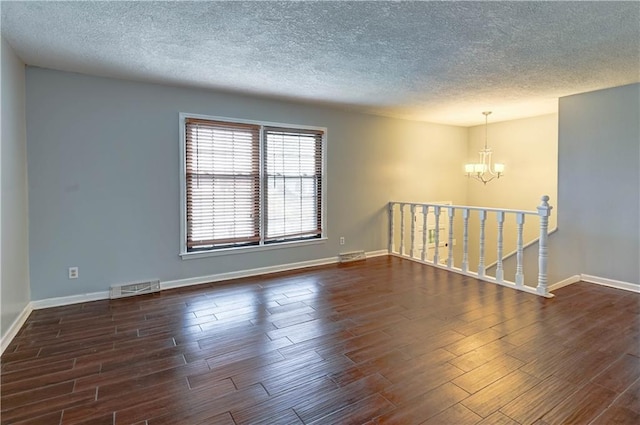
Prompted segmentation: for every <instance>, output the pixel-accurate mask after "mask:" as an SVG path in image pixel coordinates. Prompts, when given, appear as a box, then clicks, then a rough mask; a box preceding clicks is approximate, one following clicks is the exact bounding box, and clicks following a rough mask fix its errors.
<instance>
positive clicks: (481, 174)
mask: <svg viewBox="0 0 640 425" xmlns="http://www.w3.org/2000/svg"><path fill="white" fill-rule="evenodd" d="M482 114H483V115H484V149H482V150H481V151H480V152H479V154H480V162H477V163H471V164H465V166H464V172H465V173H467V177H473V178H474V179H476V180H478V181H481V182H482V183H484V184H487V183H489V182H490V181H491V180H493V179H499V178H500V177H501V176H502V175H503V174H504V164H498V163H496V164H492V163H491V148H490V147H488V146H487V133H488V127H489V122H488V121H489V115H490V114H491V111H488V112H483V113H482Z"/></svg>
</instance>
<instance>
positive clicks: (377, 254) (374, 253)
mask: <svg viewBox="0 0 640 425" xmlns="http://www.w3.org/2000/svg"><path fill="white" fill-rule="evenodd" d="M366 255H367V258H373V257H382V256H384V255H389V251H388V250H386V249H381V250H378V251H369V252H367V253H366Z"/></svg>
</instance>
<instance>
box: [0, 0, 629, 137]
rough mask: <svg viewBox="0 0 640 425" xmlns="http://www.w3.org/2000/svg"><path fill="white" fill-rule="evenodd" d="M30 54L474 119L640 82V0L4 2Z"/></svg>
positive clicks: (419, 114)
mask: <svg viewBox="0 0 640 425" xmlns="http://www.w3.org/2000/svg"><path fill="white" fill-rule="evenodd" d="M1 7H2V34H3V36H4V37H5V38H6V40H7V41H8V42H9V43H10V44H11V45H12V46H13V47H14V49H15V51H16V53H17V54H18V55H19V56H20V57H21V58H22V59H23V60H24V61H25V63H27V64H29V65H35V66H41V67H47V68H54V69H60V70H66V71H74V72H80V73H86V74H93V75H102V76H111V77H119V78H126V79H134V80H143V81H153V82H161V83H169V84H180V85H189V86H195V87H207V88H213V89H222V90H227V91H234V92H242V93H252V94H258V95H265V96H272V97H278V98H287V99H296V100H303V101H307V102H317V103H322V104H333V105H338V106H343V107H348V108H352V109H356V110H360V111H365V112H371V113H376V114H382V115H389V116H396V117H402V118H408V119H418V120H424V121H431V122H439V123H447V124H456V125H465V126H466V125H474V124H479V123H482V122H484V121H483V120H484V117H483V116H482V114H481V112H482V111H484V110H493V111H494V113H493V115H492V116H491V118H492V121H493V122H495V121H500V120H506V119H512V118H519V117H523V116H533V115H539V114H542V113H548V112H555V111H556V110H557V98H558V97H560V96H565V95H569V94H574V93H580V92H585V91H590V90H595V89H600V88H605V87H613V86H619V85H623V84H629V83H633V82H638V81H640V2H637V1H634V2H589V3H585V2H117V1H111V2H2V5H1Z"/></svg>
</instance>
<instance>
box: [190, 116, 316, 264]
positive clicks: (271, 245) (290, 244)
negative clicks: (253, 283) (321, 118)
mask: <svg viewBox="0 0 640 425" xmlns="http://www.w3.org/2000/svg"><path fill="white" fill-rule="evenodd" d="M188 118H193V119H202V120H211V121H222V122H228V123H231V124H250V125H258V126H260V141H259V149H260V154H259V155H260V160H259V161H260V167H259V168H260V194H261V195H260V208H261V214H260V222H261V229H260V241H259V243H258V244H257V245H251V246H236V247H225V248H215V249H210V250H199V251H188V250H187V178H186V127H185V126H186V121H187V119H188ZM178 127H179V133H180V135H179V136H180V137H179V140H180V251H179V255H180V257H181V258H182V259H183V260H187V259H195V258H203V257H215V256H222V255H230V254H242V253H249V252H257V251H263V250H272V249H283V248H297V247H300V246H304V245H314V244H319V243H324V242H325V241H326V240H327V172H326V170H327V128H326V127H318V126H309V125H299V124H287V123H278V122H270V121H258V120H247V119H241V118H229V117H221V116H211V115H201V114H192V113H185V112H180V113H179V126H178ZM265 127H280V128H287V129H290V130H311V131H322V133H323V135H322V158H321V164H322V165H321V166H322V171H321V173H322V174H321V182H322V187H321V193H320V196H321V199H320V203H321V211H320V216H321V223H322V233H321V235H320V237H318V238H312V239H302V240H285V241H282V242H265V237H266V235H265V234H264V220H265V217H266V215H265V213H264V211H263V208H264V202H265V200H264V198H265V195H264V187H263V185H264V180H265V169H264V161H265V159H264V151H265V147H264V145H265V143H266V142H265V140H264V134H265V133H264V128H265Z"/></svg>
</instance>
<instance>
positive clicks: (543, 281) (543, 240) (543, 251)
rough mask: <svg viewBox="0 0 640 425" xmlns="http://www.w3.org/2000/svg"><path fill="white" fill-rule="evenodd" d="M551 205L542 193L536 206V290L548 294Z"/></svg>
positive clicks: (541, 293)
mask: <svg viewBox="0 0 640 425" xmlns="http://www.w3.org/2000/svg"><path fill="white" fill-rule="evenodd" d="M552 208H553V207H552V206H550V205H549V197H548V196H547V195H544V196H543V197H542V203H541V204H540V205H539V206H538V215H539V216H540V242H539V244H538V246H539V249H538V286H537V288H536V291H537V292H538V294H540V295H548V291H547V256H548V252H547V250H548V248H547V243H548V233H547V232H548V230H549V216H550V215H551V209H552Z"/></svg>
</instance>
